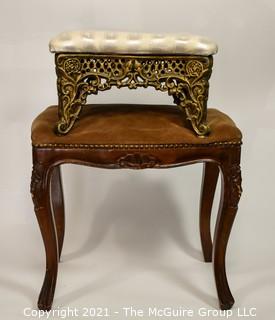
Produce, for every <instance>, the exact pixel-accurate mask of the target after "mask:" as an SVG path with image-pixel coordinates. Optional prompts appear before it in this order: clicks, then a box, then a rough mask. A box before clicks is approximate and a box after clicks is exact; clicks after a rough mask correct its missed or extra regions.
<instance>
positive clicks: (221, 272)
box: [213, 159, 242, 310]
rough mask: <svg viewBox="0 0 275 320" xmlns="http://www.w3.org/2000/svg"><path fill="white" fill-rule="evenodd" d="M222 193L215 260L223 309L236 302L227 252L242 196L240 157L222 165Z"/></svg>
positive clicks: (216, 232)
mask: <svg viewBox="0 0 275 320" xmlns="http://www.w3.org/2000/svg"><path fill="white" fill-rule="evenodd" d="M221 171H222V194H221V203H220V208H219V214H218V219H217V223H216V229H215V236H214V248H213V260H214V274H215V281H216V286H217V292H218V297H219V302H220V307H221V309H222V310H227V309H230V308H231V307H232V306H233V304H234V298H233V296H232V294H231V291H230V288H229V285H228V282H227V276H226V269H225V254H226V247H227V242H228V238H229V235H230V231H231V228H232V224H233V222H234V218H235V215H236V213H237V210H238V202H239V199H240V197H241V192H242V188H241V170H240V165H239V159H237V161H235V162H233V163H232V161H230V162H229V163H223V164H222V165H221Z"/></svg>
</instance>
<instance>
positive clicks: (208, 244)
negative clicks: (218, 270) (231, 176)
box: [200, 162, 219, 262]
mask: <svg viewBox="0 0 275 320" xmlns="http://www.w3.org/2000/svg"><path fill="white" fill-rule="evenodd" d="M218 177H219V167H218V166H217V164H216V163H213V162H205V163H204V165H203V176H202V187H201V201H200V236H201V245H202V252H203V256H204V261H205V262H211V261H212V239H211V230H210V222H211V210H212V205H213V200H214V196H215V191H216V186H217V181H218Z"/></svg>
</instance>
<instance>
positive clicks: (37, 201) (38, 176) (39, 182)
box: [30, 162, 45, 211]
mask: <svg viewBox="0 0 275 320" xmlns="http://www.w3.org/2000/svg"><path fill="white" fill-rule="evenodd" d="M44 172H45V170H44V165H43V164H42V163H40V162H35V163H34V164H33V168H32V177H31V186H30V189H31V190H30V191H31V196H32V200H33V204H34V209H35V211H38V210H41V209H43V207H42V206H41V195H42V193H43V181H44V179H43V177H44Z"/></svg>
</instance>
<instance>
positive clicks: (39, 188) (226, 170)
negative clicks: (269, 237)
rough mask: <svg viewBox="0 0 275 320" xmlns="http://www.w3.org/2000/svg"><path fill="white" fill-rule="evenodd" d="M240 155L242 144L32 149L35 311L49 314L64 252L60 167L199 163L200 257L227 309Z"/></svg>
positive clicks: (239, 195)
mask: <svg viewBox="0 0 275 320" xmlns="http://www.w3.org/2000/svg"><path fill="white" fill-rule="evenodd" d="M240 153H241V143H234V142H232V143H231V142H228V143H226V142H224V143H213V144H209V145H177V144H168V145H104V146H102V147H98V146H93V145H87V146H86V145H64V146H57V145H56V146H55V145H49V146H45V147H37V146H33V172H32V181H31V193H32V197H33V202H34V209H35V213H36V217H37V220H38V223H39V226H40V230H41V233H42V237H43V241H44V245H45V250H46V273H45V278H44V283H43V286H42V289H41V292H40V295H39V299H38V307H39V309H43V310H50V309H51V306H52V302H53V298H54V291H55V286H56V279H57V270H58V261H59V258H60V255H61V252H62V246H63V239H64V231H65V215H64V200H63V191H62V183H61V174H60V165H61V164H64V163H76V164H82V165H88V166H92V167H99V168H109V169H119V168H130V169H145V168H170V167H177V166H182V165H186V164H192V163H198V162H203V163H204V173H203V180H202V191H201V200H200V202H201V206H200V235H201V244H202V251H203V255H204V260H205V262H211V261H212V260H213V264H214V275H215V280H216V287H217V293H218V298H219V303H220V307H221V309H230V308H231V307H232V305H233V304H234V299H233V296H232V294H231V291H230V289H229V285H228V282H227V276H226V270H225V254H226V247H227V242H228V238H229V235H230V231H231V227H232V224H233V221H234V218H235V215H236V213H237V209H238V202H239V199H240V197H241V192H242V188H241V170H240ZM219 172H220V173H221V177H222V192H221V199H220V208H219V213H218V218H217V222H216V227H215V234H214V240H213V245H212V237H211V232H210V217H211V209H212V203H213V198H214V194H215V189H216V183H217V179H218V175H219Z"/></svg>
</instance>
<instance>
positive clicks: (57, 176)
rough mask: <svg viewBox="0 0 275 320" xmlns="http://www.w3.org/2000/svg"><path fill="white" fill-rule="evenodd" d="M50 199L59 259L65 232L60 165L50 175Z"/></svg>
mask: <svg viewBox="0 0 275 320" xmlns="http://www.w3.org/2000/svg"><path fill="white" fill-rule="evenodd" d="M51 201H52V209H53V214H54V218H55V225H56V232H57V239H58V252H59V260H60V256H61V252H62V247H63V241H64V232H65V212H64V198H63V188H62V179H61V172H60V166H56V167H54V169H53V173H52V177H51Z"/></svg>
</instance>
